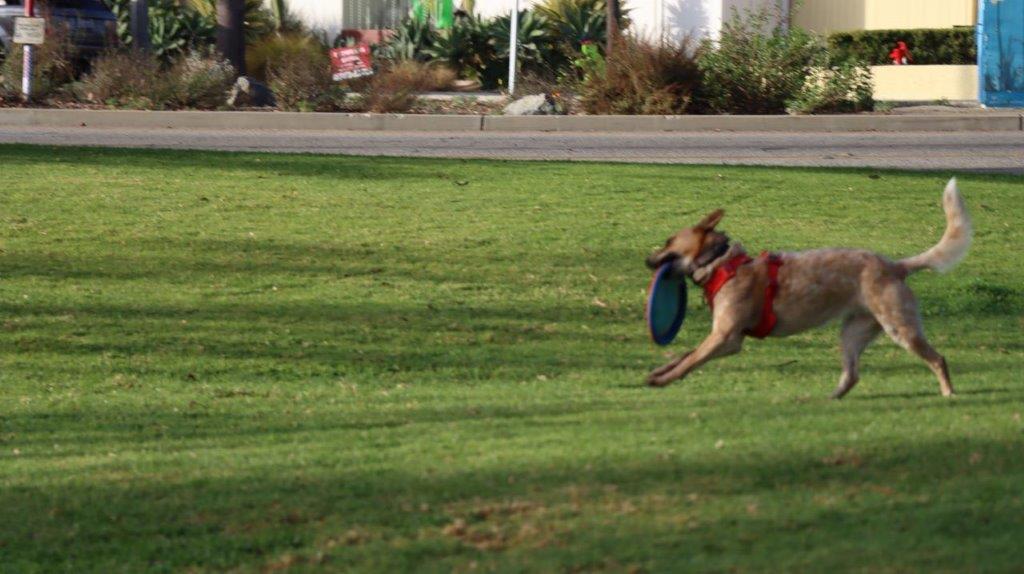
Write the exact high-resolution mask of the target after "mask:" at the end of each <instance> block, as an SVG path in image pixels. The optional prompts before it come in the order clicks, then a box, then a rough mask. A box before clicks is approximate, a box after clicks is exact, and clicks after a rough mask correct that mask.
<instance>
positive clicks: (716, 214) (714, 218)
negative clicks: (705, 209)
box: [694, 209, 725, 231]
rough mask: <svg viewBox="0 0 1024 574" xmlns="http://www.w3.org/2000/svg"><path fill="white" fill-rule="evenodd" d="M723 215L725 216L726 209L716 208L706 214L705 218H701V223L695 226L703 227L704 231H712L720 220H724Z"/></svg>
mask: <svg viewBox="0 0 1024 574" xmlns="http://www.w3.org/2000/svg"><path fill="white" fill-rule="evenodd" d="M723 217H725V210H724V209H716V210H714V211H712V212H711V213H709V214H707V215H705V216H704V219H701V220H700V223H698V224H697V225H694V227H696V228H697V229H703V230H704V231H711V230H712V229H714V228H715V226H716V225H718V222H719V221H722V218H723Z"/></svg>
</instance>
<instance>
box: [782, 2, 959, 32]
mask: <svg viewBox="0 0 1024 574" xmlns="http://www.w3.org/2000/svg"><path fill="white" fill-rule="evenodd" d="M793 22H794V23H795V24H796V25H798V26H801V27H803V28H808V29H811V30H814V31H816V32H821V33H828V32H833V31H839V30H886V29H894V28H951V27H953V26H973V25H974V24H975V23H977V2H976V0H899V1H896V0H804V2H803V4H802V5H801V6H799V8H796V9H794V11H793Z"/></svg>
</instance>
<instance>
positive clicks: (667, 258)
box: [645, 251, 679, 269]
mask: <svg viewBox="0 0 1024 574" xmlns="http://www.w3.org/2000/svg"><path fill="white" fill-rule="evenodd" d="M677 259H679V256H678V255H676V254H675V253H665V252H663V251H659V252H658V253H652V254H651V255H650V257H648V258H647V260H646V261H645V263H647V267H649V268H650V269H658V268H660V267H661V266H662V265H664V264H666V263H669V262H672V261H675V260H677Z"/></svg>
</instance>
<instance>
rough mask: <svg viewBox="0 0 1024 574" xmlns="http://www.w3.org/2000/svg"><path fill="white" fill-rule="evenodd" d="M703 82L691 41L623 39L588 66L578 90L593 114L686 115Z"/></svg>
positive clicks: (586, 107) (584, 106) (584, 105)
mask: <svg viewBox="0 0 1024 574" xmlns="http://www.w3.org/2000/svg"><path fill="white" fill-rule="evenodd" d="M598 58H599V57H598ZM699 86H700V71H699V70H698V68H697V56H696V50H695V49H693V47H692V43H691V42H690V41H689V40H687V39H684V40H682V41H680V42H677V43H671V44H670V43H668V42H661V43H656V44H654V43H649V42H646V41H644V40H641V39H639V38H635V37H624V38H622V39H620V40H619V41H617V42H616V46H615V49H614V50H613V51H612V54H611V56H609V57H608V58H607V60H597V61H595V60H593V59H592V60H591V61H590V63H589V64H586V65H584V77H583V80H582V81H581V82H580V84H579V86H578V91H579V97H580V103H581V104H582V106H583V109H584V110H585V111H586V112H587V113H590V114H681V113H685V112H686V111H687V108H688V107H689V106H690V103H691V101H692V100H693V96H694V92H695V91H696V90H697V89H698V87H699Z"/></svg>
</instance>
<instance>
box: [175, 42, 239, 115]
mask: <svg viewBox="0 0 1024 574" xmlns="http://www.w3.org/2000/svg"><path fill="white" fill-rule="evenodd" d="M170 78H171V79H172V81H173V87H174V90H175V92H176V93H175V100H176V103H177V104H178V105H179V106H182V107H189V108H201V109H216V108H219V107H221V106H223V105H224V102H225V99H226V97H227V91H228V90H229V89H230V88H231V86H232V85H233V84H234V81H235V68H234V67H233V66H232V65H231V63H230V62H228V61H227V60H223V59H220V58H217V57H216V55H215V54H213V53H210V54H203V53H199V52H193V53H191V54H189V55H188V56H186V57H184V58H182V59H181V60H179V61H178V63H177V64H175V65H174V67H173V68H172V69H171V70H170Z"/></svg>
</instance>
